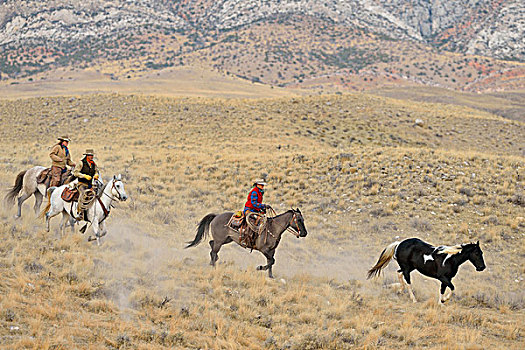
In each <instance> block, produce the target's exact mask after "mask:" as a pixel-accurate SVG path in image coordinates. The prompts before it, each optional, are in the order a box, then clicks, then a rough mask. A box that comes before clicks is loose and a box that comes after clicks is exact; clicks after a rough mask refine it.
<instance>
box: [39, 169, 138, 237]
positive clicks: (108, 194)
mask: <svg viewBox="0 0 525 350" xmlns="http://www.w3.org/2000/svg"><path fill="white" fill-rule="evenodd" d="M66 186H67V185H62V186H60V187H50V188H49V189H48V191H47V195H48V198H49V201H48V203H47V206H46V208H45V209H44V210H43V211H42V213H41V217H42V218H45V220H46V230H47V232H49V221H50V219H51V218H52V217H54V216H56V215H58V214H60V213H62V222H61V223H60V230H61V231H62V233H63V231H64V228H65V224H66V221H68V218H69V224H70V226H71V233H73V232H74V227H73V225H74V223H75V221H76V220H75V215H74V214H73V213H76V210H77V205H78V203H77V202H76V201H73V202H71V203H68V202H65V201H64V200H63V199H62V192H63V191H64V189H65V188H66ZM127 199H128V195H127V194H126V191H125V190H124V184H123V183H122V177H121V175H120V174H119V175H116V176H113V178H112V179H111V180H110V181H109V182H108V183H107V184H106V185H104V186H103V188H102V189H101V190H100V192H99V193H97V195H96V196H95V200H94V203H93V204H92V205H91V207H90V208H89V209H88V210H87V222H86V223H85V225H84V226H83V227H82V228H81V229H80V232H82V233H84V231H85V230H86V228H87V225H88V223H91V226H92V227H93V233H94V234H95V237H94V238H93V237H92V236H89V237H88V241H94V240H96V241H97V245H100V238H101V237H103V236H105V235H106V233H107V229H106V222H105V219H106V218H107V217H108V215H109V213H110V211H111V204H112V202H113V201H114V200H119V201H126V200H127ZM81 221H82V220H81Z"/></svg>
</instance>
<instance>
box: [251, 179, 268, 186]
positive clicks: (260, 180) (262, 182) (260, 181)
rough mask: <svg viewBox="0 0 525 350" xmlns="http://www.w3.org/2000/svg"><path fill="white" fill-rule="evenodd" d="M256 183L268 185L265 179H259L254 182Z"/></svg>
mask: <svg viewBox="0 0 525 350" xmlns="http://www.w3.org/2000/svg"><path fill="white" fill-rule="evenodd" d="M254 183H255V184H256V185H263V186H266V182H265V181H264V180H263V179H257V180H255V182H254Z"/></svg>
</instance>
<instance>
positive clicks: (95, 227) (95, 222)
mask: <svg viewBox="0 0 525 350" xmlns="http://www.w3.org/2000/svg"><path fill="white" fill-rule="evenodd" d="M91 226H92V227H93V233H94V234H95V236H94V237H93V236H89V237H88V242H91V241H94V240H96V241H97V245H98V246H100V232H99V227H98V218H96V217H93V219H92V220H91Z"/></svg>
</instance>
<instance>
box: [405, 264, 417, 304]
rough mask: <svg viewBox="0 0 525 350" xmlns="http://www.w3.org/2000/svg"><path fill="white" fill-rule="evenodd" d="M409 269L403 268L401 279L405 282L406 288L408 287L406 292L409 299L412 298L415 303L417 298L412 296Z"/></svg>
mask: <svg viewBox="0 0 525 350" xmlns="http://www.w3.org/2000/svg"><path fill="white" fill-rule="evenodd" d="M410 272H411V271H410V270H403V279H404V280H405V282H406V285H407V288H408V294H409V295H410V299H412V302H413V303H417V299H416V297H415V296H414V292H413V291H412V286H411V285H410Z"/></svg>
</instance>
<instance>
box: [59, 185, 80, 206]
mask: <svg viewBox="0 0 525 350" xmlns="http://www.w3.org/2000/svg"><path fill="white" fill-rule="evenodd" d="M79 193H80V192H78V190H77V189H76V188H75V187H73V188H72V189H71V188H69V187H66V188H64V191H62V196H61V197H62V199H63V200H64V201H65V202H68V203H70V202H76V201H78V196H79Z"/></svg>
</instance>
